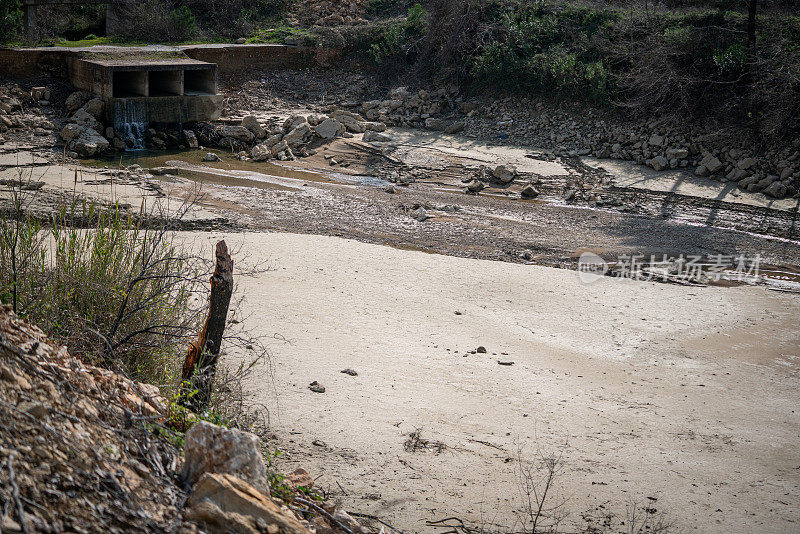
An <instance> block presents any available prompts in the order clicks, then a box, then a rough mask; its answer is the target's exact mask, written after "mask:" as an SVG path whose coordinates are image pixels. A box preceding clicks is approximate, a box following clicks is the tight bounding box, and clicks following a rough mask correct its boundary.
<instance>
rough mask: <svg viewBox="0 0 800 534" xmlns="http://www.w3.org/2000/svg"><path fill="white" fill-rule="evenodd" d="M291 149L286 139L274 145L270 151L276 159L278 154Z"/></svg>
mask: <svg viewBox="0 0 800 534" xmlns="http://www.w3.org/2000/svg"><path fill="white" fill-rule="evenodd" d="M288 148H289V144H288V143H287V142H286V139H282V140H281V141H279V142H277V143H275V144H274V145H272V146H271V147H270V149H269V151H270V152H271V153H272V157H273V158H275V157H277V156H278V154H280V153H282V152H283V151H284V150H287V149H288Z"/></svg>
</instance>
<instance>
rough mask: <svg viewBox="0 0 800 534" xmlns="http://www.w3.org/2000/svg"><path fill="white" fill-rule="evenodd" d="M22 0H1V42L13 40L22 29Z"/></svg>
mask: <svg viewBox="0 0 800 534" xmlns="http://www.w3.org/2000/svg"><path fill="white" fill-rule="evenodd" d="M20 5H21V3H20V0H0V43H5V42H8V41H10V40H12V39H13V38H14V37H15V36H16V35H17V34H18V33H19V31H20V29H22V10H21V9H20Z"/></svg>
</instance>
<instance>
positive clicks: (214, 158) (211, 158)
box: [203, 152, 222, 161]
mask: <svg viewBox="0 0 800 534" xmlns="http://www.w3.org/2000/svg"><path fill="white" fill-rule="evenodd" d="M203 161H222V158H220V157H219V156H217V155H216V154H214V153H213V152H209V153H207V154H206V155H205V156H203Z"/></svg>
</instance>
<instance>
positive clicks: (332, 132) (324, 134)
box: [314, 117, 344, 139]
mask: <svg viewBox="0 0 800 534" xmlns="http://www.w3.org/2000/svg"><path fill="white" fill-rule="evenodd" d="M314 132H315V133H316V134H317V135H318V136H320V137H321V138H323V139H333V138H334V137H339V136H341V135H342V134H343V133H344V125H343V124H342V123H341V122H339V121H337V120H336V119H332V118H330V117H329V118H327V119H325V120H324V121H322V122H321V123H319V124H317V125H316V126H314Z"/></svg>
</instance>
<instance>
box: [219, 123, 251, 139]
mask: <svg viewBox="0 0 800 534" xmlns="http://www.w3.org/2000/svg"><path fill="white" fill-rule="evenodd" d="M221 133H222V137H230V138H231V139H236V140H237V141H241V142H243V143H250V142H251V141H252V140H253V139H254V138H255V136H254V135H253V132H251V131H250V130H248V129H247V128H245V127H244V126H224V127H223V128H222V132H221Z"/></svg>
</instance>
